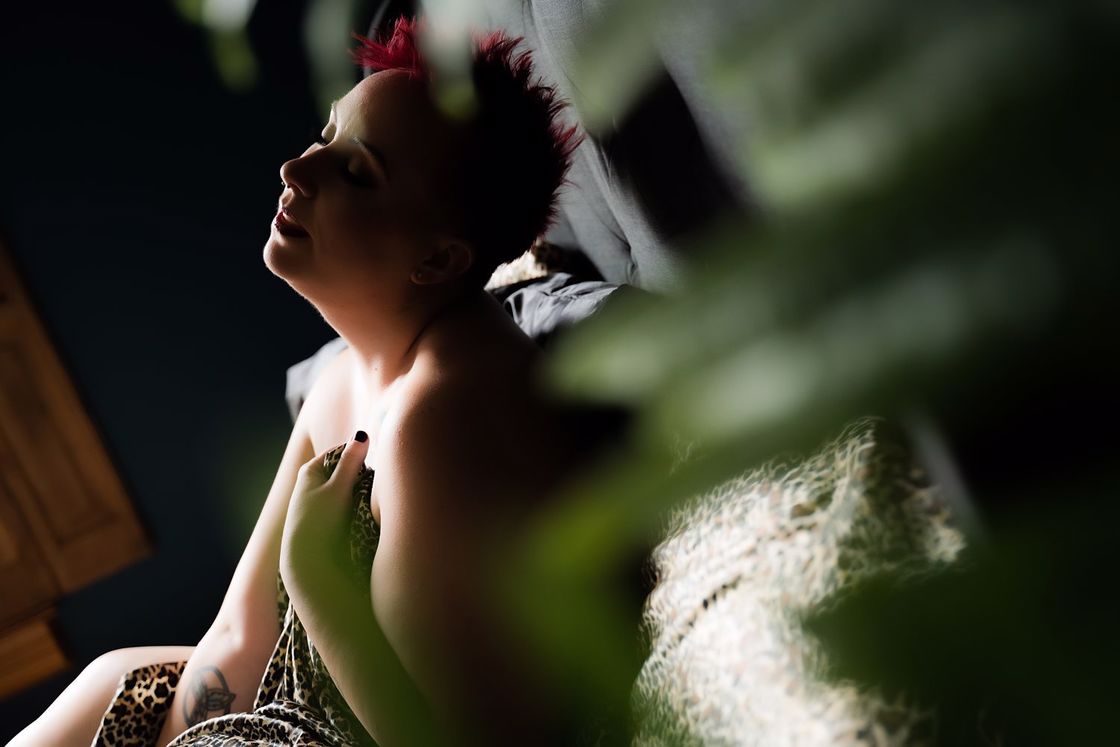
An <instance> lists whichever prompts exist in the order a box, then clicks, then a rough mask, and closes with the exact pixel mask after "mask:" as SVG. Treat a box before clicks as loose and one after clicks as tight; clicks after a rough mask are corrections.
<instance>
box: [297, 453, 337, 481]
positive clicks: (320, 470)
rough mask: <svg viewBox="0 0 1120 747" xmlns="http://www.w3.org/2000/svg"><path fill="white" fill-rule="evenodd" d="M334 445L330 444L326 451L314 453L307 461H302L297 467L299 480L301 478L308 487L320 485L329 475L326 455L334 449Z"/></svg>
mask: <svg viewBox="0 0 1120 747" xmlns="http://www.w3.org/2000/svg"><path fill="white" fill-rule="evenodd" d="M336 448H338V447H336V446H332V447H331V448H329V449H327V450H326V451H324V452H322V453H320V454H316V455H315V456H313V457H311V459H309V460H308V461H306V462H304V463H303V464H302V465H301V466H300V468H299V478H298V479H299V480H301V481H302V482H303V483H304V484H305V485H306V486H308V487H317V486H319V485H322V484H323V483H325V482H326V481H327V478H329V477H330V475H329V474H327V455H328V454H330V453H331V452H332V451H334V450H335V449H336Z"/></svg>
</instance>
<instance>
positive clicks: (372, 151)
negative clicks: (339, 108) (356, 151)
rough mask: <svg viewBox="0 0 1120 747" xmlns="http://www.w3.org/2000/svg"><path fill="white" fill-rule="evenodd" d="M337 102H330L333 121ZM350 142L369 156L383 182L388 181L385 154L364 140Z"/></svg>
mask: <svg viewBox="0 0 1120 747" xmlns="http://www.w3.org/2000/svg"><path fill="white" fill-rule="evenodd" d="M339 101H341V99H335V100H334V101H332V102H331V114H332V115H333V116H334V117H335V119H337V118H338V112H336V111H335V104H337V103H338V102H339ZM335 126H336V127H337V126H338V125H337V124H336V125H335ZM350 140H351V142H354V143H356V144H358V145H360V146H362V150H364V151H365V152H366V153H368V154H369V156H370V158H372V159H373V160H374V162H375V163H376V164H377V167H378V168H379V169H380V170H381V173H383V174H384V175H385V181H389V164H388V162H387V161H386V159H385V154H384V153H382V152H381V151H380V150H379V149H378V148H376V147H375V146H374V145H372V144H371V143H367V142H366V141H365V140H362V139H361V138H359V137H352V138H350Z"/></svg>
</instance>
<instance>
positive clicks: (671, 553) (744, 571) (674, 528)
mask: <svg viewBox="0 0 1120 747" xmlns="http://www.w3.org/2000/svg"><path fill="white" fill-rule="evenodd" d="M890 433H891V431H890V429H889V428H887V427H886V424H885V423H883V422H882V421H880V420H877V419H871V418H868V419H863V420H860V421H858V422H856V423H854V424H852V425H851V426H849V427H848V428H847V429H846V430H845V431H844V433H843V434H842V435H841V436H840V437H839V438H837V439H836V440H835V441H833V442H832V443H830V444H828V445H827V446H825V447H824V448H822V449H820V450H819V451H818V452H817V453H816V454H814V455H812V456H811V457H809V458H808V459H804V460H800V461H796V462H791V463H785V464H783V463H772V464H770V465H768V466H766V467H763V468H760V469H756V470H752V471H750V472H748V473H745V474H743V475H741V476H739V477H737V478H735V479H732V480H730V481H728V482H726V483H724V484H723V485H720V486H719V487H717V488H715V489H714V490H712V491H710V492H708V493H706V494H704V495H701V496H698V497H697V498H695V499H694V500H692V501H690V502H688V503H687V505H683V506H681V507H679V508H678V509H677V510H676V511H675V512H674V513H673V515H672V516H671V518H670V520H669V522H668V530H667V533H666V538H665V539H664V541H663V542H662V543H661V544H660V545H659V546H658V547H657V549H656V550H655V551H654V554H653V558H652V560H653V563H654V567H655V569H656V572H657V585H656V587H655V588H654V590H653V592H652V593H651V594H650V596H649V599H648V600H647V603H646V608H645V611H644V623H643V624H644V627H645V634H646V635H647V636H648V637H649V641H650V652H651V653H650V656H649V658H648V659H647V660H646V662H645V664H644V665H643V668H642V670H641V672H640V673H639V675H638V678H637V681H636V683H635V685H634V690H633V693H632V700H633V706H634V712H635V715H636V722H637V723H636V735H635V740H634V744H636V745H668V744H672V745H681V744H704V745H725V744H726V745H732V744H734V745H766V746H767V747H781V746H783V745H916V744H921V743H924V741H925V740H924V738H923V737H926V736H928V735H929V734H930V726H931V724H930V723H929V721H930V720H931V719H932V712H931V711H929V710H923V709H922V708H921V706H920V705H919V704H911V703H905V702H895V703H887V702H884V700H883V699H882V698H881V697H879V696H878V695H877V694H876V693H875V692H869V691H865V690H861V689H858V688H856V687H855V686H853V685H846V684H836V683H829V682H825V681H824V680H823V679H821V678H820V677H818V676H817V673H818V672H820V671H821V669H822V667H821V664H822V661H823V658H822V657H823V653H822V652H821V651H819V650H818V648H817V647H816V646H815V643H814V639H811V638H810V637H809V636H807V635H806V634H805V633H804V632H803V630H802V628H801V625H800V623H799V614H800V613H802V612H804V611H807V610H808V609H809V608H811V607H812V606H813V605H814V604H816V603H818V602H820V601H821V600H823V599H825V598H826V597H828V596H829V595H831V594H833V593H835V592H837V591H841V590H843V589H844V588H845V587H846V586H848V585H850V584H853V583H854V582H856V581H857V580H859V579H860V578H862V577H865V576H866V575H868V574H870V573H873V572H877V571H881V570H886V569H888V568H899V567H901V568H918V569H920V568H927V569H928V568H932V567H933V566H935V565H937V564H943V563H949V562H952V561H953V559H954V558H955V557H956V556H957V554H958V553H959V551H960V550H961V549H962V548H963V544H964V540H963V536H962V534H961V533H960V532H959V531H958V530H956V529H955V528H953V526H952V525H951V522H950V516H949V512H948V510H947V508H946V506H945V504H944V503H943V502H942V501H941V500H940V499H939V496H938V491H937V489H936V487H934V486H931V485H930V484H929V482H928V480H927V479H926V476H925V474H924V473H923V471H922V470H921V469H920V468H919V467H917V466H916V464H915V462H914V460H913V459H912V457H911V454H910V452H909V451H908V449H907V447H906V446H905V445H903V443H902V441H901V439H897V438H895V437H894V436H893V435H890Z"/></svg>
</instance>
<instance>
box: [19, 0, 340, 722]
mask: <svg viewBox="0 0 1120 747" xmlns="http://www.w3.org/2000/svg"><path fill="white" fill-rule="evenodd" d="M301 5H302V3H261V4H260V7H258V8H257V10H256V12H255V14H254V17H253V20H252V22H251V25H250V36H251V39H252V42H253V45H254V47H255V49H256V52H257V54H258V56H259V62H260V78H259V80H258V83H257V85H256V86H255V88H253V89H252V90H251V91H248V92H246V93H234V92H231V91H229V90H227V89H226V88H225V86H224V85H223V84H222V82H221V81H220V79H219V78H218V76H217V74H216V73H215V71H214V68H213V65H212V63H211V61H210V56H209V52H208V47H207V44H208V42H207V37H206V34H205V33H204V32H203V31H202V30H201V29H199V28H197V27H194V26H191V25H190V24H187V23H185V22H184V21H182V20H181V19H180V18H179V17H178V16H177V15H176V14H175V11H174V9H173V4H172V3H170V2H150V1H148V2H133V3H130V4H128V3H72V4H69V5H61V4H59V3H51V2H44V3H19V4H16V9H13V10H8V9H5V10H4V11H2V14H3V19H2V20H0V81H2V87H0V91H2V92H3V93H2V95H3V106H2V107H0V134H2V138H3V139H2V143H3V146H2V147H3V156H2V162H0V163H2V167H0V234H2V235H3V237H4V239H5V243H6V244H7V245H8V247H9V250H10V251H11V252H12V253H13V254H14V255H15V260H16V262H17V266H18V267H19V269H20V270H21V271H22V275H23V276H24V280H25V282H26V284H27V286H28V288H29V291H30V293H31V295H32V297H33V299H34V301H35V302H36V304H37V306H38V310H39V313H40V315H41V317H42V318H43V320H44V322H45V324H46V326H47V328H48V330H49V331H50V333H51V335H52V338H53V341H54V344H55V347H56V349H57V350H58V352H59V354H60V355H61V357H62V359H63V361H64V363H65V364H66V366H67V368H68V369H69V371H70V373H71V375H72V377H73V378H74V380H75V382H76V384H77V386H78V389H79V392H80V394H81V396H82V398H83V400H84V401H85V404H86V407H87V408H88V410H89V412H90V414H91V416H92V417H93V419H94V422H95V423H96V424H97V426H98V427H99V429H100V431H101V433H102V434H103V436H104V440H105V442H106V444H107V446H108V448H109V451H110V454H111V455H112V457H113V458H114V460H115V462H116V464H117V466H118V468H119V470H120V472H121V474H122V476H123V478H124V480H125V483H126V485H127V488H128V490H129V493H130V495H131V497H132V499H133V501H134V502H135V505H136V507H137V509H138V511H139V513H140V516H141V517H142V519H143V521H144V522H145V524H146V525H147V527H148V529H149V531H150V535H151V538H152V540H153V544H154V547H155V552H154V554H153V555H152V557H150V558H149V559H147V560H145V561H144V562H142V563H140V564H138V565H135V566H133V567H131V568H129V569H127V570H125V571H122V572H120V573H117V574H116V575H114V576H112V577H110V578H107V579H104V580H102V581H100V582H98V583H96V584H94V585H92V586H90V587H88V588H86V589H83V590H81V591H80V592H78V593H75V594H73V595H71V596H69V597H67V598H65V599H64V600H62V602H61V603H60V605H59V617H58V623H59V625H58V628H59V631H60V635H61V639H62V641H63V643H64V645H65V647H66V648H67V650H68V652H69V654H70V655H71V657H72V659H73V662H74V666H73V668H72V669H71V670H69V671H67V672H64V673H62V674H60V675H59V676H57V677H55V678H53V679H51V680H49V681H47V682H45V683H43V684H41V685H39V686H37V687H35V688H32V689H30V690H28V691H26V692H25V693H22V694H20V695H18V696H15V697H13V698H10V699H8V700H7V701H6V702H3V703H0V743H5V742H7V741H8V739H10V738H11V737H12V736H13V735H14V734H15V733H16V732H17V731H19V729H21V728H22V727H23V726H24V725H25V724H26V723H27V722H28V721H30V720H31V719H33V718H34V717H36V716H37V715H38V714H39V713H41V712H42V710H43V709H44V708H45V707H46V706H47V705H48V704H49V703H50V702H51V701H52V700H53V699H54V697H55V696H56V695H57V694H58V693H59V692H60V691H61V690H62V688H63V687H65V686H66V684H68V683H69V682H70V680H71V679H72V678H73V677H74V676H75V675H76V674H77V673H78V672H79V671H80V670H81V668H82V667H84V666H85V665H86V664H87V663H88V662H89V661H90V660H92V659H93V658H95V657H96V656H97V655H98V654H100V653H102V652H105V651H108V650H111V649H115V648H120V647H125V646H139V645H161V644H193V643H195V642H197V640H198V639H199V637H200V636H201V635H202V634H203V633H204V632H205V630H206V628H207V627H208V626H209V624H210V622H211V620H212V619H213V616H214V614H215V612H216V611H217V609H218V605H219V604H220V602H221V598H222V595H223V593H224V591H225V588H226V584H227V582H228V580H229V577H230V575H231V573H232V571H233V568H234V566H235V564H236V562H237V559H238V557H239V555H240V552H241V549H242V548H243V546H244V543H245V540H246V539H247V538H248V536H249V533H250V531H251V529H252V523H253V521H254V520H255V518H256V514H257V511H258V510H259V508H260V506H261V505H262V504H263V501H264V498H265V495H266V493H267V491H268V488H269V486H270V484H271V481H272V477H273V475H274V474H275V470H276V467H277V465H278V464H279V461H280V457H281V454H282V452H283V449H284V446H285V444H286V442H287V438H288V435H289V433H290V430H291V422H290V419H289V416H288V413H287V410H286V406H285V403H284V398H283V395H284V373H285V369H286V367H287V366H289V365H291V364H292V363H295V362H296V361H298V360H300V359H302V358H304V357H306V356H307V355H309V354H311V353H312V352H313V351H314V350H315V349H316V348H317V346H318V345H319V344H321V343H322V342H324V341H326V340H327V339H328V338H329V337H332V336H333V333H332V331H331V330H330V329H329V328H328V327H327V326H326V324H325V323H324V322H323V321H322V320H321V318H320V317H319V316H318V314H317V313H316V312H315V310H314V309H313V308H312V307H311V306H310V305H308V304H307V303H306V302H305V301H304V300H303V299H301V298H300V297H299V296H297V295H296V294H295V293H294V292H293V291H292V290H291V289H290V288H289V287H288V286H287V285H286V284H285V283H284V282H283V281H281V280H279V279H278V278H276V277H275V276H273V275H272V274H271V273H270V272H269V271H268V269H267V268H266V267H265V266H264V264H263V262H262V259H261V253H262V248H263V245H264V241H265V239H266V238H267V236H268V231H269V224H270V222H271V220H272V217H273V215H274V214H275V212H276V202H277V198H278V196H279V192H280V182H279V174H278V171H279V167H280V164H281V163H282V162H283V161H284V160H286V159H288V158H291V157H293V156H295V155H298V154H299V153H300V152H301V151H302V149H303V147H304V145H305V139H306V133H307V132H308V130H309V128H310V127H311V126H314V125H317V124H320V123H321V121H322V115H321V114H320V113H318V112H316V111H315V107H314V104H313V103H312V96H311V92H310V90H309V85H308V78H309V76H308V72H307V65H306V60H305V57H304V52H303V46H302V39H301V31H300V25H299V24H300V20H301V17H302V14H303V9H302V7H301ZM346 41H347V39H346V32H345V30H343V31H342V32H341V36H340V53H344V52H345V48H346V46H347V44H346ZM48 446H49V445H44V448H47V447H48Z"/></svg>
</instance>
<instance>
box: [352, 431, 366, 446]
mask: <svg viewBox="0 0 1120 747" xmlns="http://www.w3.org/2000/svg"><path fill="white" fill-rule="evenodd" d="M367 438H369V436H367V435H366V432H365V431H358V432H357V433H355V434H354V440H355V441H358V442H360V443H363V444H364V443H365V442H366V439H367Z"/></svg>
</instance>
